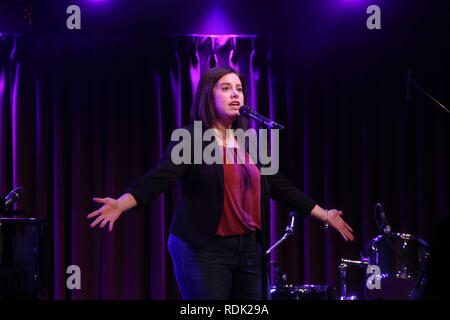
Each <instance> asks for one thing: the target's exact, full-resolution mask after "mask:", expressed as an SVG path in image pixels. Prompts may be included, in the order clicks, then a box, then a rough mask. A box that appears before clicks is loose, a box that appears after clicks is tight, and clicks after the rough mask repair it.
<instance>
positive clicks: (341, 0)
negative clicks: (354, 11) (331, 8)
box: [331, 0, 376, 5]
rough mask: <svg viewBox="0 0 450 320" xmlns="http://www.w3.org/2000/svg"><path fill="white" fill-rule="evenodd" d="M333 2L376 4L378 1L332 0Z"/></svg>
mask: <svg viewBox="0 0 450 320" xmlns="http://www.w3.org/2000/svg"><path fill="white" fill-rule="evenodd" d="M331 1H333V2H337V3H338V4H342V5H352V4H355V5H360V4H369V3H370V4H375V2H376V1H374V0H372V1H370V0H331Z"/></svg>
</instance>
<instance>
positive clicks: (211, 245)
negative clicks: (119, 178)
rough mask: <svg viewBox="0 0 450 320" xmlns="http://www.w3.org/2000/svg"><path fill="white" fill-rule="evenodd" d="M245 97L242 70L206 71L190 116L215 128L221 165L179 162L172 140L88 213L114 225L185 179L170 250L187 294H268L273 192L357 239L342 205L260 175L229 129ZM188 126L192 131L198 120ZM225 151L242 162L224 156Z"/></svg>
mask: <svg viewBox="0 0 450 320" xmlns="http://www.w3.org/2000/svg"><path fill="white" fill-rule="evenodd" d="M246 102H247V89H246V85H245V79H244V78H243V76H242V75H240V74H239V73H238V72H237V71H235V70H233V69H232V68H230V67H228V66H222V67H216V68H213V69H211V70H209V71H208V72H206V73H205V74H204V75H203V76H202V78H201V79H200V82H199V84H198V88H197V92H196V95H195V98H194V103H193V105H192V110H191V116H192V120H193V121H201V124H202V128H203V129H204V130H206V129H215V142H216V143H217V144H218V146H219V148H218V149H219V150H220V151H221V153H222V157H223V160H224V161H223V163H213V164H206V163H201V164H192V163H193V162H192V161H191V162H190V163H181V164H174V162H173V161H172V159H171V155H172V149H173V148H174V146H175V145H176V143H175V142H172V143H170V144H169V146H168V147H167V149H166V150H165V153H164V155H163V157H162V158H161V159H160V161H159V163H158V164H157V166H156V167H155V168H154V169H152V170H150V171H149V172H147V174H145V175H144V176H142V177H141V178H139V179H138V180H137V181H136V182H135V183H134V184H132V185H131V186H130V187H129V188H128V189H127V190H126V192H125V193H124V194H123V195H122V196H121V197H120V198H118V199H112V198H101V199H100V198H94V201H96V202H98V203H101V204H102V207H101V208H100V209H98V210H95V211H94V212H92V213H90V214H89V215H88V218H94V217H96V219H95V220H94V221H93V222H92V224H91V227H95V226H96V225H98V224H100V227H101V228H103V227H105V225H106V224H108V223H109V230H110V231H111V230H112V229H113V225H114V223H115V222H116V220H117V219H118V218H119V217H120V215H121V214H122V213H123V212H124V211H126V210H128V209H131V208H133V207H142V206H145V205H146V204H147V203H148V202H149V201H150V200H151V199H154V198H156V197H158V196H159V195H160V194H161V193H162V192H164V191H165V190H167V189H168V187H169V186H171V185H172V184H173V183H174V182H176V181H178V182H180V184H181V200H180V202H179V204H178V206H177V209H176V212H175V215H174V217H173V220H172V223H171V226H170V230H169V232H170V235H169V240H168V248H169V252H170V255H171V257H172V261H173V265H174V270H175V276H176V279H177V283H178V286H179V288H180V291H181V294H182V296H183V299H189V300H192V299H201V300H204V299H206V300H210V299H263V298H265V297H263V295H262V293H263V292H264V291H263V290H262V289H263V287H265V286H266V285H267V284H266V282H265V281H266V280H265V279H266V277H265V275H264V273H265V265H264V259H263V253H262V252H264V250H266V249H267V248H268V246H269V222H270V218H269V209H270V199H271V198H272V199H274V200H277V201H281V202H282V203H283V204H284V205H286V206H287V207H288V208H289V209H291V210H293V211H296V212H298V213H300V214H301V215H302V216H303V217H308V216H310V215H312V216H314V217H315V218H317V219H319V220H321V221H323V222H325V223H326V224H327V225H328V224H329V225H331V226H332V227H333V228H335V229H336V230H337V231H338V232H339V233H340V234H341V236H342V237H343V238H344V239H345V241H349V240H350V241H353V239H354V237H353V234H352V232H353V230H352V229H351V228H350V226H349V225H348V224H347V223H346V222H345V221H344V220H343V219H342V217H341V215H342V212H341V211H338V210H324V209H323V208H321V207H320V206H319V205H317V204H316V202H315V201H314V200H312V199H311V198H310V197H309V196H307V195H306V194H304V193H303V192H302V191H300V190H298V189H297V188H295V187H294V186H293V185H291V183H290V182H288V181H287V180H286V179H285V178H284V177H283V176H282V175H281V174H279V173H277V174H273V175H262V174H261V167H260V165H259V164H258V161H257V159H252V157H251V156H250V155H249V153H248V152H247V150H246V149H245V147H242V146H241V145H240V144H239V143H238V140H237V139H236V138H235V137H234V136H233V135H232V134H230V132H231V130H227V129H239V128H241V129H243V130H246V129H247V128H246V124H247V121H246V119H244V118H243V117H240V115H239V108H240V107H241V106H243V105H245V104H246ZM184 129H186V130H187V131H188V132H189V133H191V134H192V136H193V135H194V125H191V126H188V127H186V128H184ZM203 147H204V145H203ZM194 152H195V150H194ZM227 157H229V158H231V159H234V160H237V159H241V161H228V160H227V161H225V159H227ZM230 162H231V163H230Z"/></svg>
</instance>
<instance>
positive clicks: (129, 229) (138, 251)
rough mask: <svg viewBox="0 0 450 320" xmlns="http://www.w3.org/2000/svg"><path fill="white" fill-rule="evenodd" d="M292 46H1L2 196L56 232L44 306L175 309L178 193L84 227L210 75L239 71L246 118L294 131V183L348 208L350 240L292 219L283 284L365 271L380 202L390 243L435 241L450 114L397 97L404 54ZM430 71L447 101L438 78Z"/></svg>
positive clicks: (230, 40) (203, 39) (48, 40)
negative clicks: (170, 303) (101, 303)
mask: <svg viewBox="0 0 450 320" xmlns="http://www.w3.org/2000/svg"><path fill="white" fill-rule="evenodd" d="M293 41H295V40H293ZM291 48H292V44H290V43H289V42H288V41H287V42H286V43H285V44H284V46H280V45H279V44H277V45H275V44H273V43H272V41H271V40H270V38H266V37H258V36H251V35H250V36H201V35H177V36H165V37H159V38H149V37H148V35H139V34H135V35H133V36H130V35H117V34H116V35H101V34H97V35H88V34H78V35H75V36H74V35H70V36H68V35H67V34H64V35H61V36H58V35H49V36H40V37H38V38H32V37H26V36H23V37H16V38H15V37H10V36H3V37H2V38H0V126H1V127H0V152H1V157H0V194H1V195H6V194H7V193H8V192H9V191H10V190H11V189H13V188H14V187H18V186H22V187H24V188H25V189H26V190H27V197H26V199H24V200H23V201H21V202H20V203H18V204H17V205H16V209H23V210H26V211H27V212H28V214H27V217H40V218H45V219H48V222H49V238H50V242H49V247H48V250H49V265H48V273H49V275H50V276H49V287H48V292H47V297H49V298H55V299H179V298H180V294H179V292H178V289H177V285H176V282H175V278H174V275H173V270H172V264H171V261H170V256H169V254H168V251H167V246H166V242H167V237H168V227H169V224H170V220H171V218H172V215H173V212H174V209H175V206H176V203H177V200H178V198H179V194H178V190H177V187H176V186H174V187H173V188H172V189H171V190H170V191H169V192H167V193H166V194H164V195H161V197H159V198H158V199H155V200H154V201H153V202H152V203H151V205H150V207H149V208H144V209H142V210H140V211H135V210H130V211H128V212H125V213H124V214H123V215H122V216H121V218H120V219H119V220H118V221H117V223H116V224H115V226H114V230H113V232H111V233H110V232H108V230H107V228H105V229H98V228H96V229H91V228H90V227H89V224H90V223H91V220H87V219H86V216H87V215H88V214H89V213H90V212H91V211H93V210H95V209H96V208H98V206H97V205H96V204H94V203H93V202H92V198H93V197H106V196H109V197H115V198H116V197H119V196H120V195H121V194H122V193H123V192H124V190H125V189H126V188H127V186H128V185H130V184H131V183H132V182H133V181H135V180H136V179H137V178H138V177H140V176H141V175H143V174H145V172H146V171H147V170H149V169H151V168H152V167H154V166H155V165H156V163H157V161H158V159H159V158H160V156H161V155H162V152H163V150H164V148H165V147H166V146H167V144H168V142H169V140H170V135H171V133H172V131H173V130H174V129H175V128H178V127H180V126H182V125H187V124H188V123H189V109H190V106H191V103H192V97H193V93H194V91H195V88H196V85H197V83H198V80H199V78H200V76H201V74H203V73H204V72H206V71H207V70H208V69H209V68H210V67H212V66H216V65H225V64H227V65H231V66H232V67H234V68H236V69H237V70H239V71H240V72H242V73H243V74H244V75H245V77H246V78H247V82H248V86H249V95H250V96H249V104H250V106H252V107H253V108H255V109H257V110H258V111H259V112H260V113H262V114H264V115H266V116H269V117H271V118H273V119H275V120H276V121H277V122H279V123H281V124H283V125H285V126H286V129H285V130H284V132H282V133H281V134H280V139H281V150H280V154H281V159H280V161H281V171H282V172H283V173H284V174H285V175H286V177H287V178H288V179H289V180H291V182H292V183H294V184H295V185H297V186H298V187H299V188H300V189H303V190H304V191H305V192H306V193H308V194H309V195H310V196H311V197H312V198H314V199H315V200H316V201H318V203H319V204H320V205H321V206H322V207H324V208H337V209H340V210H343V212H344V218H345V219H346V220H347V222H348V223H349V224H350V225H351V226H352V227H353V229H354V230H355V237H356V240H355V241H354V242H353V243H345V242H344V240H343V239H342V238H341V237H340V236H339V235H338V234H337V233H336V232H334V231H333V230H329V231H328V232H325V231H324V230H323V225H322V224H321V223H319V222H318V221H315V220H313V219H306V220H304V221H298V224H297V227H296V232H295V235H294V237H293V238H291V239H290V240H289V241H287V242H286V244H284V245H283V246H282V247H280V248H279V249H278V250H276V251H275V252H274V253H273V254H272V259H273V260H275V261H277V263H278V265H279V266H280V267H281V269H282V270H283V271H285V272H286V273H287V276H288V281H287V282H288V283H289V284H294V285H295V284H328V285H332V286H335V287H336V288H337V289H340V279H339V270H338V265H339V261H340V259H341V258H342V257H345V258H351V259H358V258H359V256H360V254H361V253H362V254H363V255H364V254H365V250H366V248H367V245H368V242H369V240H370V238H371V237H373V236H375V235H376V234H378V232H377V230H376V227H375V224H374V221H373V208H374V205H375V204H376V203H377V202H381V203H382V204H383V205H384V206H385V208H386V213H387V215H388V219H389V220H390V222H391V224H392V228H393V231H394V232H403V233H410V234H413V235H415V236H419V237H422V238H424V239H425V240H428V239H430V237H431V235H432V231H433V228H434V226H435V224H436V222H437V221H439V219H440V218H442V217H443V216H444V215H446V214H447V213H448V207H449V199H448V195H449V181H450V173H449V168H448V163H449V162H450V154H449V148H448V146H449V137H450V129H449V127H450V126H449V117H448V114H446V113H445V112H443V111H442V109H439V108H437V107H435V106H434V105H433V104H432V103H429V102H428V101H427V100H426V99H423V98H421V97H420V96H417V97H416V99H415V101H416V103H407V102H406V101H405V100H404V92H405V91H404V90H405V87H404V75H405V72H406V70H407V68H408V66H407V63H406V62H405V61H403V60H402V59H401V58H400V57H396V58H389V59H387V60H386V61H381V60H380V59H378V60H377V61H379V62H378V63H373V61H374V60H371V58H370V57H362V58H360V60H359V61H356V60H352V59H353V58H354V57H353V56H351V57H344V58H342V59H341V58H340V56H339V53H337V55H336V56H334V57H333V58H330V57H327V56H326V55H325V54H323V53H322V55H321V56H319V57H316V58H315V59H311V57H306V56H305V57H303V58H305V59H306V61H307V60H308V59H310V60H311V63H309V62H304V61H299V60H298V59H300V57H301V56H298V55H296V54H292V53H293V52H291ZM333 54H335V53H333ZM365 59H366V60H367V61H366V60H365ZM365 62H367V63H365ZM324 66H327V67H324ZM424 74H425V75H426V76H427V77H426V79H428V80H430V82H429V87H430V88H432V89H433V90H434V91H433V93H435V94H436V95H437V96H440V97H442V98H443V99H444V100H445V99H448V98H449V96H448V93H446V90H444V89H445V87H446V86H447V87H448V76H447V77H446V78H445V76H444V75H443V73H442V70H441V69H439V66H438V67H436V69H433V70H430V71H429V72H428V73H424ZM417 95H418V94H417ZM447 101H448V100H447ZM271 207H272V217H271V237H272V242H275V241H276V240H277V239H278V238H279V237H280V236H281V235H282V234H283V231H284V228H285V227H286V226H287V225H288V224H289V222H290V218H289V215H288V213H289V211H288V208H286V207H284V206H283V205H282V204H276V203H272V205H271ZM69 265H78V266H79V267H80V268H81V289H79V290H68V289H67V288H66V279H67V277H68V274H66V269H67V267H68V266H69ZM351 284H353V285H357V284H358V283H357V281H356V280H355V279H353V280H352V279H351Z"/></svg>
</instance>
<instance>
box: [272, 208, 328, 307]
mask: <svg viewBox="0 0 450 320" xmlns="http://www.w3.org/2000/svg"><path fill="white" fill-rule="evenodd" d="M290 216H291V223H290V225H289V226H287V227H286V229H285V233H284V235H283V236H282V237H281V238H280V240H278V241H277V242H276V243H275V244H274V245H273V246H271V247H270V248H269V249H268V250H267V251H266V252H265V254H266V256H268V255H269V254H270V253H271V252H272V251H273V250H274V249H275V248H276V247H278V246H279V245H280V244H281V243H283V242H284V241H285V240H286V239H287V238H288V237H289V236H291V235H293V233H294V226H295V218H296V217H297V216H298V213H297V212H291V213H290ZM270 265H273V267H274V269H275V272H276V276H275V278H274V282H275V286H271V287H270V291H269V292H270V298H271V299H272V300H335V294H334V292H335V288H333V287H330V286H327V285H311V284H305V285H301V286H297V285H289V284H284V283H285V282H286V280H287V275H286V273H284V272H283V271H281V270H280V268H279V267H278V265H277V264H276V262H275V260H271V261H270V262H269V263H268V264H267V266H268V268H267V269H269V267H270Z"/></svg>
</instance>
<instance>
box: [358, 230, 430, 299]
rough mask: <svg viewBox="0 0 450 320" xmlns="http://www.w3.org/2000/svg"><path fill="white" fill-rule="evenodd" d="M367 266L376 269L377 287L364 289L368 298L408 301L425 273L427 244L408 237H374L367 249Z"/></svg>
mask: <svg viewBox="0 0 450 320" xmlns="http://www.w3.org/2000/svg"><path fill="white" fill-rule="evenodd" d="M368 254H369V255H368V262H369V265H372V266H373V265H375V266H378V267H379V269H380V275H379V277H377V279H378V280H379V288H378V289H377V288H376V287H374V286H371V287H373V288H372V289H368V288H367V287H368V286H367V285H366V286H365V287H366V296H367V298H369V299H384V300H408V299H410V298H411V294H412V293H413V292H414V290H415V289H416V287H417V286H418V284H419V282H420V281H421V278H422V276H424V274H425V271H426V264H427V259H428V256H429V251H428V244H427V243H426V242H425V241H423V240H422V239H420V238H416V237H414V236H412V235H410V234H405V233H394V234H388V235H385V236H381V235H379V236H377V237H375V238H373V239H372V240H371V242H370V245H369V249H368Z"/></svg>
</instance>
